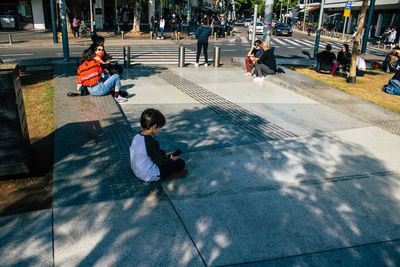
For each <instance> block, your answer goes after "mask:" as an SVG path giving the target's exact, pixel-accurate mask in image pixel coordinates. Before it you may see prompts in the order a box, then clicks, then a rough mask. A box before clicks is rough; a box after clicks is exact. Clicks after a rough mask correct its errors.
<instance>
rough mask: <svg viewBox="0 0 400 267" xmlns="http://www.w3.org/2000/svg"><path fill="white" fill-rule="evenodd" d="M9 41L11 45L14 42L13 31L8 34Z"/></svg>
mask: <svg viewBox="0 0 400 267" xmlns="http://www.w3.org/2000/svg"><path fill="white" fill-rule="evenodd" d="M8 43H9V44H10V45H12V44H13V41H12V36H11V33H9V34H8Z"/></svg>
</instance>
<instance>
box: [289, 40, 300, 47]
mask: <svg viewBox="0 0 400 267" xmlns="http://www.w3.org/2000/svg"><path fill="white" fill-rule="evenodd" d="M286 42H288V43H290V44H292V45H294V46H298V47H302V46H303V44H299V43H295V42H293V41H292V40H290V39H286Z"/></svg>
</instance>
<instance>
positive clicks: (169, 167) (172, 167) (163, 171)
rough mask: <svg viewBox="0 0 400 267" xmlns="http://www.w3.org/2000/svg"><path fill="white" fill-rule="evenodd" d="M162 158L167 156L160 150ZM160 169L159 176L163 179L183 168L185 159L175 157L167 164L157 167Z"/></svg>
mask: <svg viewBox="0 0 400 267" xmlns="http://www.w3.org/2000/svg"><path fill="white" fill-rule="evenodd" d="M161 154H162V157H163V158H165V159H166V158H167V155H166V154H165V151H164V150H161ZM158 168H159V169H160V178H161V179H164V178H167V177H168V176H170V175H171V174H173V173H174V172H179V171H181V170H183V169H184V168H185V161H184V160H183V159H177V160H175V161H172V162H170V163H168V164H164V165H161V166H159V167H158Z"/></svg>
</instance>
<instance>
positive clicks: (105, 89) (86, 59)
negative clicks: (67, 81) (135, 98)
mask: <svg viewBox="0 0 400 267" xmlns="http://www.w3.org/2000/svg"><path fill="white" fill-rule="evenodd" d="M96 57H98V55H96V54H94V53H93V52H92V50H90V49H86V50H85V51H83V53H82V56H81V61H82V62H83V63H82V64H81V65H80V66H79V67H78V77H77V82H76V83H77V87H76V89H77V90H78V92H80V90H81V88H82V86H86V87H87V89H88V91H89V93H90V94H91V95H92V96H103V95H107V94H108V93H110V91H111V90H112V89H113V88H115V95H114V99H115V101H117V102H118V103H122V102H125V101H126V98H124V97H122V96H119V89H120V88H121V81H120V79H119V75H118V74H114V75H111V76H110V77H109V78H108V77H106V76H105V75H104V71H103V68H102V67H101V65H100V62H99V61H98V60H96V59H95V58H96Z"/></svg>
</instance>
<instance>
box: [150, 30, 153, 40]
mask: <svg viewBox="0 0 400 267" xmlns="http://www.w3.org/2000/svg"><path fill="white" fill-rule="evenodd" d="M150 40H153V32H152V31H150Z"/></svg>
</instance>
